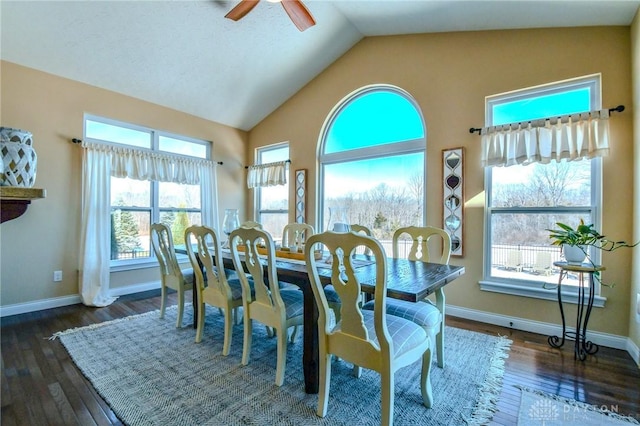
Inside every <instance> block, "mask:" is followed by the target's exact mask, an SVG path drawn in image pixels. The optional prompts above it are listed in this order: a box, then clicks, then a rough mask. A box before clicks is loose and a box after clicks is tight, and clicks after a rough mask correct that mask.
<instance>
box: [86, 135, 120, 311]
mask: <svg viewBox="0 0 640 426" xmlns="http://www.w3.org/2000/svg"><path fill="white" fill-rule="evenodd" d="M82 169H83V174H82V229H81V230H80V239H81V240H80V296H81V298H82V303H84V304H85V305H87V306H107V305H110V304H111V303H113V302H114V301H115V300H116V298H115V297H111V296H110V295H109V263H110V258H111V239H110V238H109V236H110V230H111V194H110V192H111V155H110V154H109V153H108V152H107V151H104V150H99V149H92V148H91V147H87V148H86V149H85V150H84V153H83V157H82Z"/></svg>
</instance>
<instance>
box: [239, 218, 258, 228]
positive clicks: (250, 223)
mask: <svg viewBox="0 0 640 426" xmlns="http://www.w3.org/2000/svg"><path fill="white" fill-rule="evenodd" d="M240 228H260V229H262V224H261V223H260V222H256V221H255V220H247V221H244V222H242V223H241V224H240Z"/></svg>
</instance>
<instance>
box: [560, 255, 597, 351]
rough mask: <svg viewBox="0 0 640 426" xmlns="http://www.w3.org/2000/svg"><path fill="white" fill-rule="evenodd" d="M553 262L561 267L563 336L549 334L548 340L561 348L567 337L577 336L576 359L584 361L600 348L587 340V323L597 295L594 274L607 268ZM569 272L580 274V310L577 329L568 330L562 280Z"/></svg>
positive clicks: (577, 316)
mask: <svg viewBox="0 0 640 426" xmlns="http://www.w3.org/2000/svg"><path fill="white" fill-rule="evenodd" d="M553 264H554V265H555V266H556V267H558V268H560V278H559V279H558V305H559V306H560V316H561V317H562V336H561V337H558V336H549V338H548V339H547V341H548V342H549V345H550V346H552V347H554V348H560V347H562V346H563V345H564V342H565V337H570V338H575V345H574V359H579V360H580V361H584V360H585V359H586V358H587V355H593V354H595V353H596V352H598V349H599V347H598V345H596V344H595V343H593V342H591V341H590V340H587V324H588V323H589V316H590V315H591V308H592V307H593V300H594V297H595V294H594V286H595V283H594V279H593V274H594V273H595V272H600V271H604V269H605V268H604V267H603V266H596V265H591V264H587V263H583V264H580V265H574V264H570V263H567V262H554V263H553ZM569 272H576V273H577V274H578V312H577V315H576V330H575V331H567V327H566V322H565V318H564V308H563V306H562V291H561V289H562V280H563V279H564V278H566V276H567V274H568V273H569ZM585 274H589V287H588V289H587V290H588V295H586V299H587V301H586V306H585V285H584V276H585Z"/></svg>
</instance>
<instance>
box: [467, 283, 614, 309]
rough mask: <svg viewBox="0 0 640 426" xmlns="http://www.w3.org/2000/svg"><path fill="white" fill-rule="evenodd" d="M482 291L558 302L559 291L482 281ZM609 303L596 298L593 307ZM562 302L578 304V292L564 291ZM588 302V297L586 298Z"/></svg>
mask: <svg viewBox="0 0 640 426" xmlns="http://www.w3.org/2000/svg"><path fill="white" fill-rule="evenodd" d="M479 284H480V290H483V291H492V292H494V293H503V294H510V295H512V296H523V297H532V298H535V299H542V300H551V301H554V302H556V303H557V302H558V290H557V289H556V288H555V287H554V288H553V289H544V288H542V287H537V286H536V287H534V286H528V285H526V284H511V283H505V282H498V281H487V280H482V281H480V283H479ZM606 301H607V298H606V297H602V296H595V297H594V300H593V306H594V307H596V308H604V304H605V302H606ZM562 302H563V303H572V304H578V292H577V291H571V290H563V291H562ZM585 302H586V297H585Z"/></svg>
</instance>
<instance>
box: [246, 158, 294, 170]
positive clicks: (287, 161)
mask: <svg viewBox="0 0 640 426" xmlns="http://www.w3.org/2000/svg"><path fill="white" fill-rule="evenodd" d="M284 162H285V163H291V160H284ZM274 163H279V161H274ZM269 164H273V163H265V164H255V165H256V166H268V165H269ZM244 168H245V169H248V168H249V166H244Z"/></svg>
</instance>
